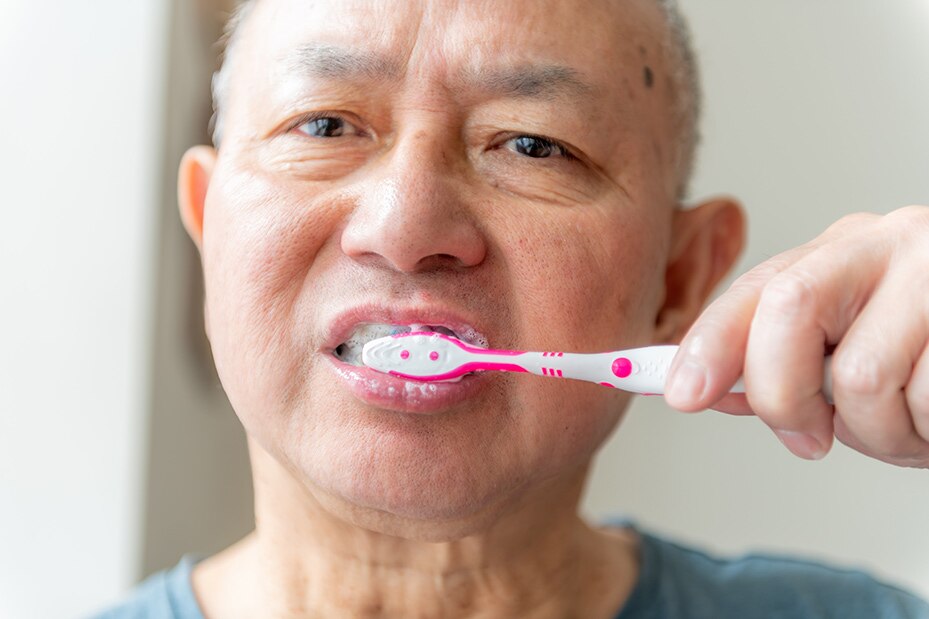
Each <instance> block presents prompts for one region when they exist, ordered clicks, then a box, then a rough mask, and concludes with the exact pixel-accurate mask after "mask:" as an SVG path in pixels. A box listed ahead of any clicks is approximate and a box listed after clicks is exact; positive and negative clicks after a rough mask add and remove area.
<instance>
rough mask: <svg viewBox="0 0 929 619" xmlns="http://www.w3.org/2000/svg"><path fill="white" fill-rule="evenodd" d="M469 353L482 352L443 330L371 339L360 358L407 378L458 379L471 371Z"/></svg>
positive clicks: (376, 366) (387, 371) (430, 380)
mask: <svg viewBox="0 0 929 619" xmlns="http://www.w3.org/2000/svg"><path fill="white" fill-rule="evenodd" d="M472 352H483V350H482V349H480V348H474V347H472V346H468V345H467V344H465V343H464V342H462V341H461V340H458V339H455V338H453V337H449V336H447V335H445V334H442V333H426V332H414V333H398V334H396V335H390V336H388V337H382V338H378V339H376V340H371V341H370V342H368V343H367V344H365V345H364V348H362V351H361V361H362V363H364V364H365V365H366V366H368V367H370V368H371V369H374V370H377V371H378V372H383V373H385V374H390V375H392V376H397V377H400V378H406V379H410V380H418V381H424V382H443V381H445V382H457V381H459V380H461V378H462V376H464V375H465V374H468V373H470V372H472V371H474V369H475V367H474V364H473V363H469V356H470V354H471V353H472Z"/></svg>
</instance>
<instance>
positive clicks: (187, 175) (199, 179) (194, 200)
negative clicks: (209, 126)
mask: <svg viewBox="0 0 929 619" xmlns="http://www.w3.org/2000/svg"><path fill="white" fill-rule="evenodd" d="M215 164H216V150H215V149H213V148H211V147H209V146H194V147H193V148H190V149H189V150H188V151H187V152H186V153H184V157H183V158H182V159H181V165H180V169H179V170H178V177H177V198H178V207H179V208H180V214H181V222H182V223H183V224H184V228H185V229H186V230H187V234H189V235H190V238H191V240H192V241H193V242H194V244H195V245H196V246H197V249H198V250H199V249H200V248H201V245H202V242H203V213H204V208H205V205H206V195H207V190H208V189H209V186H210V178H211V177H212V176H213V167H214V166H215Z"/></svg>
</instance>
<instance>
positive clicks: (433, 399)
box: [319, 304, 490, 415]
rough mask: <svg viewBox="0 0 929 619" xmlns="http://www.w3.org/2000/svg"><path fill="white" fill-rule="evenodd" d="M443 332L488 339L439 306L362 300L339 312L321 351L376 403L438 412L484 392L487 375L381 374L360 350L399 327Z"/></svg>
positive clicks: (361, 396) (344, 381) (484, 342)
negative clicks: (437, 378)
mask: <svg viewBox="0 0 929 619" xmlns="http://www.w3.org/2000/svg"><path fill="white" fill-rule="evenodd" d="M414 332H417V333H419V332H425V333H442V334H444V335H446V336H448V337H454V338H456V339H459V340H461V341H462V342H464V343H466V344H469V345H471V346H474V347H477V348H489V347H490V341H489V340H488V338H487V337H485V336H484V335H483V334H482V333H481V332H480V331H478V329H477V328H476V327H474V326H473V325H472V324H471V323H469V322H468V321H467V320H466V319H465V318H463V317H462V316H460V315H457V314H455V313H453V312H452V311H450V310H448V309H446V308H442V307H439V306H432V307H424V306H420V307H415V308H408V309H405V308H385V307H384V306H383V305H380V304H378V305H367V306H359V307H356V308H354V309H352V310H349V311H348V312H346V313H344V314H342V315H341V316H339V317H337V318H336V319H335V320H334V322H333V323H332V326H331V327H330V329H329V334H328V337H327V338H326V339H325V340H324V344H323V346H322V347H321V348H320V349H319V352H320V353H321V354H323V355H324V356H325V357H327V358H328V359H329V360H330V361H331V362H332V363H331V369H332V371H333V375H334V377H335V378H336V381H337V383H338V384H340V385H341V386H342V387H343V388H344V389H346V390H347V391H348V392H349V393H351V394H352V395H353V396H354V397H355V398H357V399H358V400H359V401H361V402H363V403H364V404H366V405H368V406H370V407H372V408H373V409H380V410H387V411H392V412H401V413H412V414H426V415H428V414H438V413H441V412H443V411H448V410H450V409H453V408H455V407H456V406H459V405H463V404H464V403H465V402H468V401H470V400H472V399H473V398H478V397H481V394H482V393H483V392H484V390H486V389H487V387H488V384H489V382H488V380H487V378H486V377H485V376H481V375H480V373H478V374H474V375H469V376H466V377H464V379H463V380H460V381H458V382H454V383H452V382H419V381H412V380H407V379H405V378H401V377H397V376H392V375H390V374H383V373H381V372H378V371H377V370H374V369H373V368H369V367H367V366H365V365H364V363H363V362H362V360H361V352H362V349H363V348H364V345H365V344H366V343H368V342H370V341H372V340H375V339H379V338H382V337H388V336H390V335H396V334H401V333H414Z"/></svg>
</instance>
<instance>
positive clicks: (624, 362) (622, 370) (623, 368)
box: [613, 357, 632, 378]
mask: <svg viewBox="0 0 929 619" xmlns="http://www.w3.org/2000/svg"><path fill="white" fill-rule="evenodd" d="M613 374H615V375H616V376H618V377H619V378H626V377H628V376H629V375H630V374H632V361H629V359H626V358H625V357H620V358H619V359H617V360H616V361H614V362H613Z"/></svg>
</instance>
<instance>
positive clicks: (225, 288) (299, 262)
mask: <svg viewBox="0 0 929 619" xmlns="http://www.w3.org/2000/svg"><path fill="white" fill-rule="evenodd" d="M214 186H215V187H219V188H220V189H218V190H217V192H216V193H215V194H214V193H211V194H210V195H209V199H208V203H207V208H206V212H205V213H204V239H203V264H204V273H205V280H206V304H207V312H208V317H209V322H210V340H211V344H212V348H213V355H214V358H215V361H216V366H217V370H218V372H219V376H220V379H221V380H222V383H223V386H224V387H225V388H226V391H227V393H228V395H229V398H230V401H231V402H232V404H233V407H234V408H235V410H236V411H238V412H239V414H240V416H242V417H243V421H245V418H247V417H248V415H249V414H250V411H266V412H267V413H268V414H271V413H273V412H274V411H278V410H280V409H281V407H282V405H286V403H288V402H290V401H291V400H292V399H293V397H295V394H296V392H297V391H299V388H300V381H298V380H297V381H295V380H294V378H293V377H294V376H295V375H299V373H300V372H303V371H305V369H306V368H305V367H303V365H304V364H306V363H307V360H308V359H310V358H312V355H311V354H309V353H310V352H312V351H310V350H308V347H309V345H310V343H309V339H308V337H307V336H308V333H306V332H301V331H300V330H298V329H297V328H296V326H297V325H295V323H294V320H293V316H294V312H295V304H296V302H297V298H298V296H299V294H300V291H301V288H302V287H303V286H304V285H305V282H306V276H307V272H308V271H309V269H310V267H311V265H312V264H313V261H314V259H315V256H316V255H317V253H318V252H319V251H320V248H321V247H322V246H323V244H324V243H325V242H326V240H327V239H329V238H330V237H331V235H332V229H333V226H334V225H335V221H336V219H337V208H336V207H335V206H333V205H330V203H327V202H321V201H320V202H319V203H320V204H323V205H324V206H318V207H314V205H313V204H311V203H309V201H308V200H305V199H303V195H304V194H302V193H296V192H295V191H293V190H289V188H288V186H287V185H286V184H282V183H280V182H279V181H274V182H273V183H272V182H271V181H270V180H269V179H266V178H263V177H262V176H260V175H256V174H252V173H250V172H246V171H242V170H235V171H234V172H231V173H229V174H228V175H227V176H226V177H224V178H222V179H220V181H219V182H217V183H215V184H214ZM304 375H305V374H304Z"/></svg>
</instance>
